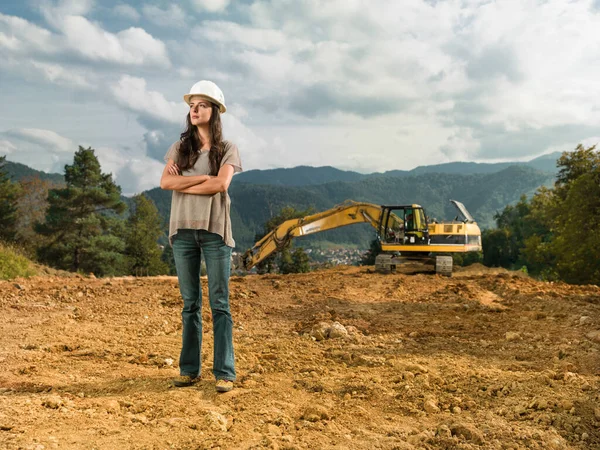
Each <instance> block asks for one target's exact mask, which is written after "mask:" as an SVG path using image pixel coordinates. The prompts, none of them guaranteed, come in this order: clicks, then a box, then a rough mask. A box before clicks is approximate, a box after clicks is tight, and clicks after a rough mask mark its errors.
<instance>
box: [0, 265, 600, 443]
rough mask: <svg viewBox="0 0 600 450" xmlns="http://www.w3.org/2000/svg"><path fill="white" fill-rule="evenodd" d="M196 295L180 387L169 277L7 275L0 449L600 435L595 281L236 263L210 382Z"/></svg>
mask: <svg viewBox="0 0 600 450" xmlns="http://www.w3.org/2000/svg"><path fill="white" fill-rule="evenodd" d="M204 281H205V280H204ZM204 296H205V299H204V303H205V307H204V310H203V321H204V331H205V333H204V336H205V339H204V348H203V358H204V359H203V361H204V365H203V369H202V380H201V381H200V382H199V383H198V384H197V385H196V386H194V387H191V388H179V389H175V388H171V387H170V383H169V381H170V379H171V378H172V377H173V376H175V375H176V374H177V373H178V370H177V358H178V352H179V346H180V339H181V336H180V333H181V326H180V307H181V300H180V297H179V291H178V286H177V279H176V278H174V277H156V278H114V279H94V278H84V277H71V278H64V277H59V276H47V277H34V278H31V279H22V280H17V281H13V282H0V314H2V316H3V320H2V321H1V322H0V333H1V336H2V340H1V341H0V443H2V444H1V445H0V447H1V448H8V449H18V448H26V449H49V448H73V449H81V448H98V449H115V448H136V449H137V448H139V449H142V448H148V449H152V448H176V449H189V448H195V449H209V448H220V449H229V448H236V449H237V448H240V449H259V448H275V449H304V448H311V449H312V448H317V449H333V448H335V449H340V448H346V449H372V448H379V449H518V448H532V449H592V448H600V407H599V406H598V405H600V394H599V392H600V391H599V388H600V356H599V355H600V353H599V351H600V288H598V287H596V286H569V285H566V284H562V283H542V282H538V281H536V280H533V279H531V278H529V277H527V276H526V275H524V274H522V273H513V272H508V271H505V270H503V269H488V268H485V267H483V266H470V267H467V268H461V269H460V270H458V271H457V273H456V275H455V276H454V277H453V278H444V277H441V276H437V275H434V274H431V273H421V272H419V271H418V270H416V271H415V272H413V273H412V274H407V273H397V274H391V275H381V274H377V273H368V270H367V269H365V268H350V267H338V268H334V269H330V270H325V271H319V272H313V273H309V274H297V275H263V276H245V277H243V276H237V277H233V278H232V280H231V299H232V312H233V316H234V321H235V331H234V339H235V348H236V359H237V369H238V381H237V383H236V388H235V389H234V390H233V391H232V392H230V393H226V394H220V395H217V393H216V392H215V390H214V381H213V380H212V378H213V377H212V375H211V365H212V328H211V323H210V311H209V308H208V306H207V298H206V296H207V290H206V286H204Z"/></svg>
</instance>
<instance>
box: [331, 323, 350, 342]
mask: <svg viewBox="0 0 600 450" xmlns="http://www.w3.org/2000/svg"><path fill="white" fill-rule="evenodd" d="M346 336H348V331H347V330H346V327H344V325H342V324H341V323H339V322H333V324H332V325H331V327H329V329H328V330H327V337H328V338H330V339H335V338H344V337H346Z"/></svg>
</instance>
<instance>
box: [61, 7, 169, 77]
mask: <svg viewBox="0 0 600 450" xmlns="http://www.w3.org/2000/svg"><path fill="white" fill-rule="evenodd" d="M62 31H63V33H64V36H65V39H66V42H67V45H68V46H69V47H70V48H71V50H72V51H74V52H76V53H79V54H81V55H82V56H84V57H86V58H89V59H90V60H92V61H108V62H114V63H118V64H126V65H129V64H131V65H144V64H148V65H155V66H162V67H169V66H170V61H169V57H168V55H167V51H166V47H165V45H164V43H163V42H162V41H160V40H158V39H155V38H153V37H152V36H151V35H150V34H148V33H147V32H146V31H144V30H143V29H142V28H134V27H131V28H128V29H127V30H123V31H120V32H119V33H117V34H113V33H109V32H107V31H105V30H104V29H102V28H101V27H99V26H98V25H96V24H94V23H92V22H90V21H89V20H87V19H86V18H85V17H81V16H67V17H65V18H64V19H63V22H62Z"/></svg>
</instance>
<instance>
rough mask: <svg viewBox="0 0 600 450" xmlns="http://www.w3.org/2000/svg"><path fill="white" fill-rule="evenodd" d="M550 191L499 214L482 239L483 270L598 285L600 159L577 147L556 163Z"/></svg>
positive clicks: (564, 154)
mask: <svg viewBox="0 0 600 450" xmlns="http://www.w3.org/2000/svg"><path fill="white" fill-rule="evenodd" d="M557 166H558V169H559V171H558V175H557V179H556V183H555V185H554V188H552V189H548V188H544V187H543V188H540V189H539V190H538V191H537V192H536V193H535V195H534V196H533V197H532V199H531V200H530V201H527V200H526V199H525V198H522V199H521V201H520V202H519V203H518V204H517V205H516V206H507V207H506V208H505V209H504V210H503V211H502V213H500V214H497V216H496V221H497V224H498V229H496V230H490V231H488V232H486V233H484V235H483V241H484V261H485V263H486V264H487V265H501V266H504V267H511V268H520V267H521V266H525V267H526V268H527V270H528V273H530V274H533V275H537V276H540V277H542V278H545V279H560V280H563V281H566V282H568V283H577V284H583V283H594V284H599V283H600V259H599V258H598V254H600V235H598V233H596V230H598V229H600V154H599V153H598V151H596V149H595V147H594V146H592V147H589V148H584V147H583V146H582V145H578V146H577V148H576V149H575V150H574V151H572V152H564V153H563V154H562V156H561V157H560V158H559V159H558V161H557Z"/></svg>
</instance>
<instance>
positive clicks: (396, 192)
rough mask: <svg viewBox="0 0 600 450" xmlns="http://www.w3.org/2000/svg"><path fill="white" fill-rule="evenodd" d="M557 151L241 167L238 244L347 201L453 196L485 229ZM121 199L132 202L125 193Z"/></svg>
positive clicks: (450, 214) (337, 238)
mask: <svg viewBox="0 0 600 450" xmlns="http://www.w3.org/2000/svg"><path fill="white" fill-rule="evenodd" d="M560 154H561V153H554V154H551V155H544V156H542V157H539V158H536V159H533V160H531V161H528V162H514V163H494V164H485V163H468V162H453V163H446V164H437V165H431V166H420V167H417V168H415V169H412V170H409V171H403V170H392V171H388V172H383V173H371V174H361V173H358V172H352V171H344V170H340V169H336V168H334V167H309V166H299V167H294V168H289V169H269V170H249V171H247V172H242V173H240V174H238V175H236V176H234V178H233V181H232V183H231V185H230V188H229V195H230V197H231V201H232V207H231V220H232V228H233V234H234V237H235V239H236V249H237V250H241V251H243V250H245V249H247V248H249V247H251V246H252V244H253V243H254V241H255V237H256V236H257V235H260V234H262V232H263V225H264V223H265V222H266V221H267V220H268V219H269V218H270V217H272V216H274V215H276V214H277V213H278V212H279V211H280V210H281V208H283V207H285V206H292V207H294V208H296V209H299V210H307V209H312V210H313V211H314V212H319V211H323V210H326V209H329V208H331V207H333V206H335V205H337V204H340V203H342V202H344V201H345V200H349V199H350V200H355V201H363V202H370V203H375V204H381V205H383V204H388V205H389V204H409V203H418V204H420V205H422V206H423V207H425V209H426V211H427V214H428V215H429V217H431V218H436V219H438V220H444V219H452V218H454V217H455V216H456V211H455V210H454V207H453V206H452V205H451V204H450V202H449V200H450V199H453V200H459V201H461V202H462V203H464V204H465V206H466V207H467V209H468V210H469V212H470V213H471V215H472V216H473V217H474V218H475V220H477V222H478V223H479V225H480V227H481V228H490V227H493V226H494V224H495V223H494V214H495V213H497V212H499V211H501V210H502V209H503V208H504V207H505V206H506V205H509V204H512V203H515V202H516V201H518V200H519V198H520V197H521V196H522V195H527V196H530V195H532V194H533V193H534V192H535V191H536V190H537V189H538V188H539V187H540V186H551V185H552V184H553V183H554V180H555V176H556V171H557V168H556V159H557V158H558V157H559V156H560ZM5 170H6V171H7V172H8V173H9V175H10V176H11V177H12V178H13V179H15V180H19V179H21V178H23V177H25V176H34V175H38V176H39V177H40V178H42V179H51V180H52V181H55V182H56V181H58V180H64V178H63V177H62V175H60V174H46V173H44V172H38V171H35V170H34V169H31V168H29V167H27V166H25V165H22V164H18V163H12V162H10V161H7V162H6V165H5ZM145 194H146V195H147V196H148V197H150V198H151V199H152V200H153V201H154V203H155V204H156V206H157V208H158V210H159V212H160V214H161V215H162V217H163V218H164V220H165V224H166V223H167V220H168V216H169V211H170V203H171V193H170V192H169V191H163V190H162V189H160V188H154V189H151V190H149V191H146V192H145ZM124 201H126V202H127V203H131V201H130V199H129V198H127V197H124ZM374 236H375V231H374V230H373V228H372V227H370V226H369V225H367V224H361V225H353V226H350V227H344V228H340V229H336V230H330V231H326V232H322V233H317V234H315V235H312V236H307V237H303V238H300V239H297V243H296V245H299V246H304V247H318V246H321V247H322V246H331V245H340V246H352V247H358V248H368V245H369V242H370V241H371V240H372V239H373V238H374Z"/></svg>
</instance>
